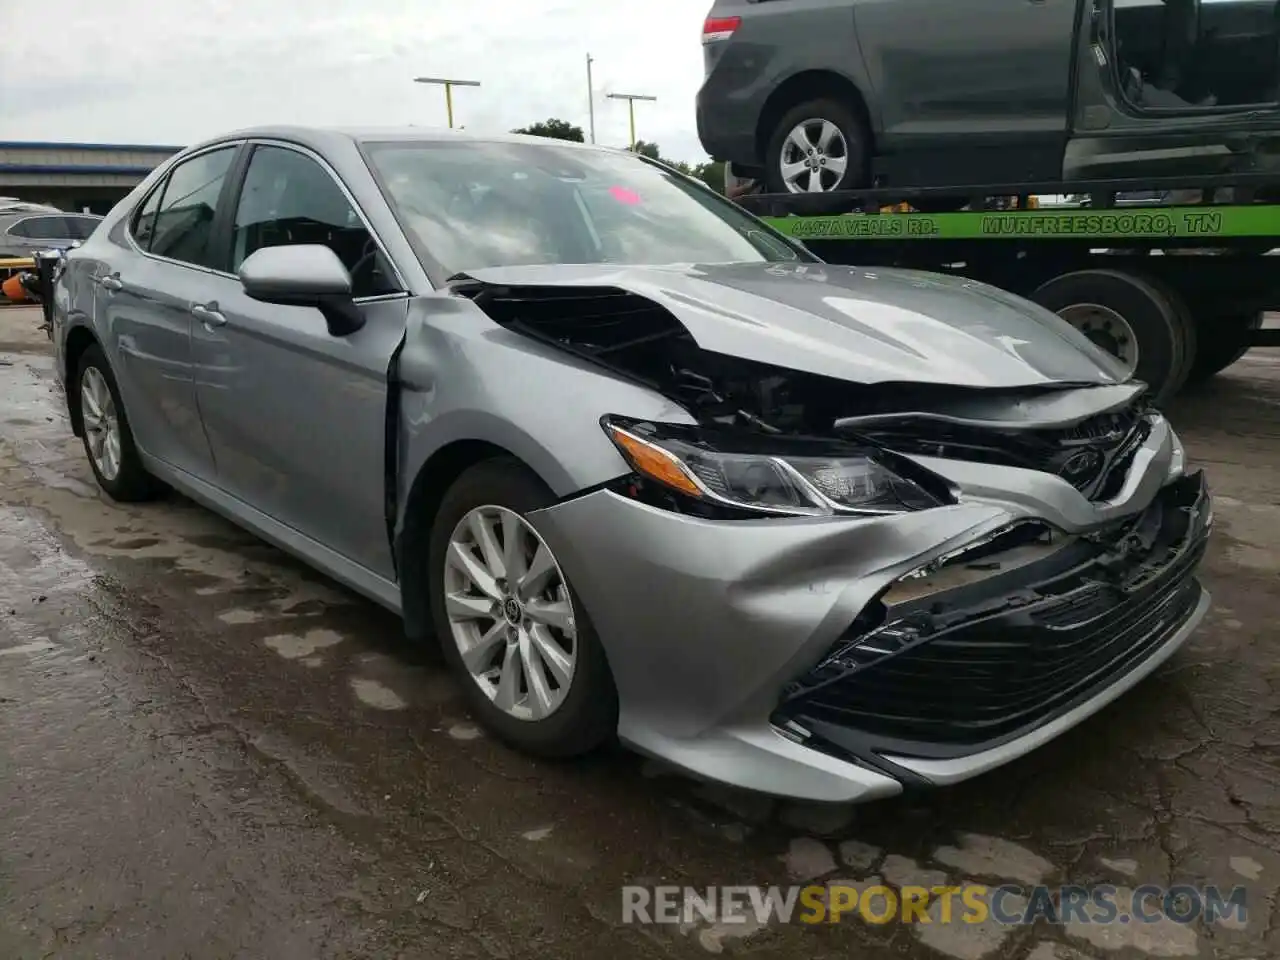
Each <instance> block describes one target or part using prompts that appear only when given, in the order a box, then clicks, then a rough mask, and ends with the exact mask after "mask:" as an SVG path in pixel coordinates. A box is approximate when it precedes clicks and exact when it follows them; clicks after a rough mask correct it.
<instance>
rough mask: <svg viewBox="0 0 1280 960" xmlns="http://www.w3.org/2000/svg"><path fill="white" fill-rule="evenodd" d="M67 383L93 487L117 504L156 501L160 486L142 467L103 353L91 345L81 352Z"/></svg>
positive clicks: (161, 488) (126, 417)
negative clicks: (75, 394) (94, 481)
mask: <svg viewBox="0 0 1280 960" xmlns="http://www.w3.org/2000/svg"><path fill="white" fill-rule="evenodd" d="M72 384H73V386H72V387H71V389H74V390H78V391H79V397H78V399H79V405H80V423H81V426H82V428H83V429H82V431H81V432H82V433H83V434H84V436H83V438H82V439H83V441H84V452H85V454H86V456H88V458H89V467H90V468H91V469H92V470H93V475H94V477H96V478H97V480H98V486H100V487H102V489H103V490H105V491H106V492H107V495H108V496H109V497H111V499H112V500H117V501H119V502H121V503H137V502H141V501H144V500H152V499H154V498H155V497H157V496H158V495H159V494H160V493H161V492H162V491H163V489H164V487H163V485H162V484H161V483H160V481H158V480H156V478H155V477H153V476H151V474H149V473H147V470H146V468H145V467H144V466H143V465H142V458H141V457H140V456H139V455H138V448H137V446H136V445H135V444H134V442H133V431H132V430H131V429H130V427H129V417H128V416H127V415H126V414H125V412H124V403H123V402H122V401H121V400H120V388H119V387H118V386H117V385H116V378H115V375H114V374H113V373H112V372H111V365H110V364H109V363H107V358H106V355H105V354H104V353H103V352H102V348H101V347H100V346H98V345H97V344H96V343H95V344H93V345H92V346H90V347H88V348H86V349H85V351H84V353H83V354H81V356H80V364H79V367H78V368H77V370H76V374H75V379H74V380H73V381H72Z"/></svg>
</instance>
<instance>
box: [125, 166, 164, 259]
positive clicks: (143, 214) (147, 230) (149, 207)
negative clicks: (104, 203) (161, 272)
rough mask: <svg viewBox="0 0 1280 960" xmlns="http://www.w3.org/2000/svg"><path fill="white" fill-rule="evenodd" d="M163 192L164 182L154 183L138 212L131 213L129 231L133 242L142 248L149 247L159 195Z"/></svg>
mask: <svg viewBox="0 0 1280 960" xmlns="http://www.w3.org/2000/svg"><path fill="white" fill-rule="evenodd" d="M162 193H164V182H163V181H161V182H160V183H158V184H156V185H155V187H153V188H152V190H151V193H150V194H148V195H147V199H146V200H144V201H143V202H142V206H141V207H139V208H138V212H137V213H135V214H134V215H133V222H132V223H130V224H129V232H130V233H131V234H133V242H134V243H136V244H137V245H138V246H139V247H141V248H142V249H143V250H148V251H149V250H150V249H151V238H152V237H153V236H154V235H155V232H156V211H157V210H158V209H159V208H160V195H161V194H162Z"/></svg>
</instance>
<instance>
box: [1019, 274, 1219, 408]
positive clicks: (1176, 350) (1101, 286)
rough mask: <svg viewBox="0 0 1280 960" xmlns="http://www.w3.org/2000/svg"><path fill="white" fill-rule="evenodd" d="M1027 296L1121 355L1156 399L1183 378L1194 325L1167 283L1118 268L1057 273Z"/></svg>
mask: <svg viewBox="0 0 1280 960" xmlns="http://www.w3.org/2000/svg"><path fill="white" fill-rule="evenodd" d="M1031 299H1032V300H1034V301H1035V302H1036V303H1038V304H1040V305H1041V306H1044V307H1047V308H1048V309H1050V310H1052V311H1053V312H1054V313H1056V314H1058V316H1060V317H1062V319H1064V320H1066V321H1067V322H1068V323H1069V324H1071V325H1072V326H1073V327H1075V328H1076V329H1077V330H1079V331H1080V332H1081V333H1083V334H1084V335H1085V336H1086V337H1088V338H1089V339H1090V340H1092V341H1093V342H1094V343H1095V344H1097V345H1098V346H1099V347H1101V348H1102V349H1103V350H1105V351H1106V352H1108V353H1110V354H1111V355H1112V356H1114V357H1116V358H1117V359H1118V360H1120V362H1121V363H1122V364H1124V366H1125V369H1126V370H1127V371H1128V372H1129V374H1130V375H1131V376H1133V377H1136V378H1137V379H1139V380H1142V381H1144V382H1145V383H1146V384H1147V385H1148V386H1149V387H1150V388H1151V393H1152V396H1153V397H1154V399H1155V402H1156V403H1164V402H1165V401H1166V400H1168V399H1169V398H1170V397H1172V396H1173V395H1174V394H1175V393H1176V392H1177V391H1178V390H1179V389H1180V388H1181V387H1182V385H1183V383H1185V382H1186V378H1187V374H1188V373H1189V371H1190V363H1191V360H1192V358H1193V357H1194V356H1195V335H1196V331H1195V325H1194V324H1193V323H1192V321H1191V318H1190V315H1189V313H1188V312H1187V309H1186V307H1185V305H1184V304H1183V303H1182V300H1181V298H1180V297H1179V296H1178V295H1177V294H1176V293H1175V292H1174V291H1172V290H1170V289H1169V288H1168V287H1166V286H1165V285H1163V284H1161V283H1158V282H1156V281H1153V280H1151V279H1149V278H1146V277H1139V276H1136V275H1134V274H1131V273H1126V272H1123V271H1120V270H1081V271H1079V272H1077V273H1068V274H1064V275H1063V276H1060V277H1055V278H1054V279H1052V280H1050V281H1049V282H1048V283H1045V284H1044V285H1043V286H1041V287H1040V288H1039V289H1038V290H1036V291H1035V292H1034V293H1033V294H1032V295H1031Z"/></svg>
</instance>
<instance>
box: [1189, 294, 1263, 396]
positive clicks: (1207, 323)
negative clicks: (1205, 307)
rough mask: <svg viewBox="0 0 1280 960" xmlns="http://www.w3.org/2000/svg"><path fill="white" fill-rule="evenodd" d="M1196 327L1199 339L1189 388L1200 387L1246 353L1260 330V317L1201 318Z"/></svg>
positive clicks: (1249, 315) (1259, 314)
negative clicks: (1254, 335)
mask: <svg viewBox="0 0 1280 960" xmlns="http://www.w3.org/2000/svg"><path fill="white" fill-rule="evenodd" d="M1197 323H1198V326H1199V334H1200V336H1199V339H1198V341H1197V346H1196V354H1195V356H1194V357H1193V358H1192V359H1191V372H1190V375H1189V376H1188V377H1187V383H1188V385H1190V384H1198V383H1203V382H1204V381H1206V380H1208V379H1209V378H1210V377H1212V376H1213V375H1214V374H1216V373H1221V372H1222V371H1223V370H1225V369H1227V367H1229V366H1231V365H1232V364H1233V363H1235V362H1236V361H1237V360H1239V359H1240V358H1241V357H1243V356H1244V355H1245V354H1246V353H1248V352H1249V347H1250V346H1251V345H1252V344H1251V342H1250V341H1251V339H1252V336H1253V333H1254V331H1255V330H1260V329H1261V328H1262V313H1261V312H1260V311H1259V312H1257V313H1245V314H1229V315H1226V316H1222V315H1218V316H1206V315H1201V316H1200V318H1199V320H1198V321H1197Z"/></svg>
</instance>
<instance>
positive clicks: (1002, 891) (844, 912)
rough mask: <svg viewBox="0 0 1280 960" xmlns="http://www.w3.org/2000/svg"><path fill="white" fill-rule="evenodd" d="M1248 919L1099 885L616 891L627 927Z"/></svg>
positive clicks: (1188, 892)
mask: <svg viewBox="0 0 1280 960" xmlns="http://www.w3.org/2000/svg"><path fill="white" fill-rule="evenodd" d="M1247 918H1248V903H1247V894H1246V892H1245V888H1244V887H1241V886H1236V887H1232V888H1230V889H1229V890H1226V891H1225V892H1224V891H1222V890H1220V889H1219V888H1218V887H1216V886H1205V887H1195V886H1190V885H1185V886H1172V887H1161V886H1156V885H1155V884H1145V885H1143V886H1140V887H1137V888H1135V889H1133V890H1128V889H1126V888H1121V887H1115V886H1110V885H1107V884H1099V885H1096V886H1077V885H1068V886H1061V887H1048V886H1036V887H1030V888H1027V887H1021V886H1018V885H1016V884H1005V885H1002V886H998V887H988V886H986V885H984V884H976V883H972V884H964V885H959V886H942V887H911V886H905V887H901V888H894V887H889V886H885V885H882V884H880V885H873V886H866V885H857V886H855V885H853V884H842V883H831V884H823V885H819V884H810V885H808V886H789V887H782V886H769V887H763V886H712V887H702V888H695V887H679V886H658V887H643V886H627V887H623V888H622V922H623V923H636V924H691V923H697V922H699V921H702V922H706V923H747V922H752V921H754V922H755V923H756V924H759V925H762V926H763V925H768V924H773V923H801V924H826V923H839V922H841V921H843V920H854V919H856V920H860V921H862V922H863V923H869V924H887V923H893V922H898V923H922V924H924V923H939V924H952V923H964V924H978V923H989V922H994V923H997V924H1000V925H1005V926H1025V925H1029V924H1033V923H1035V922H1036V921H1037V920H1044V921H1046V922H1048V923H1051V924H1055V925H1056V924H1065V923H1086V924H1104V925H1105V924H1113V923H1118V924H1129V923H1139V924H1152V923H1167V922H1173V923H1178V924H1189V923H1196V922H1204V923H1207V924H1217V923H1228V924H1231V925H1233V926H1237V927H1240V926H1243V925H1244V924H1245V923H1246V921H1247Z"/></svg>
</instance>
